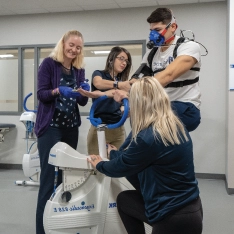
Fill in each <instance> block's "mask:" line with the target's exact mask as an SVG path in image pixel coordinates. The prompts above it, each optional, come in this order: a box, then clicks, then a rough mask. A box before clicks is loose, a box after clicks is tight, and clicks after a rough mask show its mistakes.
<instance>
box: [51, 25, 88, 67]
mask: <svg viewBox="0 0 234 234" xmlns="http://www.w3.org/2000/svg"><path fill="white" fill-rule="evenodd" d="M70 36H78V37H80V38H81V39H82V41H84V39H83V36H82V34H81V33H80V32H79V31H77V30H70V31H68V32H66V33H65V34H64V35H63V36H62V38H61V39H60V40H59V41H58V43H57V44H56V46H55V47H54V49H53V51H52V52H51V53H50V55H49V57H51V58H52V59H54V60H56V61H58V62H60V63H63V62H64V53H63V46H64V42H65V41H67V40H68V38H69V37H70ZM83 50H84V48H83V46H82V47H81V51H80V54H78V56H77V57H76V58H74V59H73V60H72V65H73V66H74V67H76V68H77V69H79V68H82V67H83V60H84V53H83Z"/></svg>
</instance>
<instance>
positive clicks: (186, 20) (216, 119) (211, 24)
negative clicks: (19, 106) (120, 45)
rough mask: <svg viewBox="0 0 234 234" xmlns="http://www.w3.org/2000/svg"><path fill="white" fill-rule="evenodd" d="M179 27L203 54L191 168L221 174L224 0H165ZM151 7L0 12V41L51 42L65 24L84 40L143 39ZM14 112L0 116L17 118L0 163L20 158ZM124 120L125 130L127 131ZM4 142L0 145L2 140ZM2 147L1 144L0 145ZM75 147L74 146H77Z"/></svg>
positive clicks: (20, 127) (84, 132) (224, 92)
mask: <svg viewBox="0 0 234 234" xmlns="http://www.w3.org/2000/svg"><path fill="white" fill-rule="evenodd" d="M171 8H172V10H173V12H174V14H175V16H176V18H177V22H178V25H179V29H191V30H192V31H193V32H194V33H195V35H196V40H197V41H199V42H201V43H202V44H204V45H205V46H206V47H207V49H208V51H209V54H208V56H206V57H203V59H202V69H201V75H200V79H201V82H200V85H201V89H202V107H201V115H202V123H201V125H200V126H199V128H198V129H197V130H196V131H195V132H194V133H192V134H191V135H192V138H193V142H194V158H195V170H196V172H199V173H214V174H225V156H226V153H227V152H226V147H227V143H226V140H227V138H226V129H225V126H226V115H227V114H226V113H227V109H226V104H225V103H226V99H227V90H226V87H227V86H226V85H227V77H226V63H227V62H226V43H225V42H226V34H227V33H226V31H227V29H226V23H227V22H226V14H227V5H226V2H216V3H205V4H186V5H173V6H171ZM153 10H154V8H152V7H145V8H134V9H118V10H117V9H115V10H108V11H107V10H103V11H96V12H95V11H90V12H73V13H60V14H51V15H48V14H42V15H25V16H4V17H0V31H1V32H4V33H2V34H1V37H0V45H26V44H51V43H56V42H57V41H58V39H59V38H60V37H61V36H62V34H63V33H64V32H66V31H68V30H70V29H77V30H80V31H81V32H82V33H83V35H84V39H85V42H97V41H122V40H142V39H143V40H145V39H147V38H148V34H149V27H148V23H147V22H146V18H147V17H148V16H149V15H150V13H151V12H152V11H153ZM82 119H83V125H82V126H81V130H80V131H81V136H80V140H79V149H80V151H83V150H84V149H85V148H86V147H85V145H86V142H85V139H86V135H87V131H88V128H89V122H88V120H86V118H85V117H83V118H82ZM18 121H19V116H10V117H9V116H0V122H10V123H15V124H17V129H15V130H13V131H12V132H14V134H11V132H10V133H8V134H7V135H6V141H5V143H3V144H2V145H0V163H21V160H22V155H23V153H24V152H25V151H24V145H25V144H24V142H23V140H22V139H21V138H22V137H23V134H24V133H23V131H24V127H23V125H22V124H21V123H19V122H18ZM129 129H130V128H129V126H128V131H129ZM3 145H4V146H3ZM2 149H3V150H2ZM79 149H78V150H79Z"/></svg>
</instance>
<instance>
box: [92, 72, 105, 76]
mask: <svg viewBox="0 0 234 234" xmlns="http://www.w3.org/2000/svg"><path fill="white" fill-rule="evenodd" d="M104 74H105V73H104V71H103V70H95V71H94V72H93V77H94V76H104Z"/></svg>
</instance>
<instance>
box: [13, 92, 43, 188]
mask: <svg viewBox="0 0 234 234" xmlns="http://www.w3.org/2000/svg"><path fill="white" fill-rule="evenodd" d="M31 95H32V93H29V94H28V95H27V96H26V97H25V98H24V104H23V106H24V110H25V112H24V113H22V114H21V116H20V121H21V122H22V123H23V124H24V126H25V129H26V132H25V138H24V139H25V140H26V144H27V147H26V150H27V151H26V152H27V153H26V154H24V156H23V160H22V167H23V172H24V175H25V176H26V177H28V178H29V180H27V181H26V180H17V181H15V184H17V185H36V186H39V180H40V172H41V168H40V158H39V153H38V150H37V147H35V146H36V145H37V138H36V136H35V132H34V127H35V123H36V114H35V113H36V112H37V111H36V110H29V109H28V108H27V106H26V102H27V100H28V98H29V97H30V96H31ZM30 142H31V144H29V143H30Z"/></svg>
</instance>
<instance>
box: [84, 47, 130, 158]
mask: <svg viewBox="0 0 234 234" xmlns="http://www.w3.org/2000/svg"><path fill="white" fill-rule="evenodd" d="M131 66H132V59H131V55H130V53H129V52H128V51H127V50H126V49H125V48H123V47H119V46H116V47H113V48H112V49H111V51H110V53H109V55H108V57H107V60H106V67H105V69H104V70H96V71H94V72H93V75H92V86H91V87H92V91H93V92H92V93H93V94H95V93H97V94H98V93H100V91H101V92H102V94H107V96H108V97H110V96H111V95H112V94H111V93H112V92H113V90H114V89H122V90H125V91H128V90H129V89H130V87H131V86H130V83H129V81H128V77H129V73H130V69H131ZM81 93H82V92H81ZM87 93H88V92H87ZM89 94H90V93H89ZM82 95H84V94H83V93H82ZM91 95H92V94H91ZM88 96H89V95H88ZM89 97H94V96H89ZM121 115H122V112H121V104H120V103H118V102H116V101H115V100H114V99H113V98H108V99H105V100H103V101H102V102H100V103H99V105H98V106H97V108H96V110H95V113H94V117H95V118H101V119H102V122H103V123H104V124H113V123H116V122H118V121H119V120H120V119H121ZM105 135H106V141H107V142H108V143H110V144H114V145H115V146H116V147H117V148H119V147H120V146H121V144H122V143H123V142H124V140H125V129H124V126H121V127H119V128H116V129H106V130H105ZM87 142H88V154H99V150H98V140H97V128H96V127H94V126H91V127H90V129H89V133H88V137H87Z"/></svg>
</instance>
